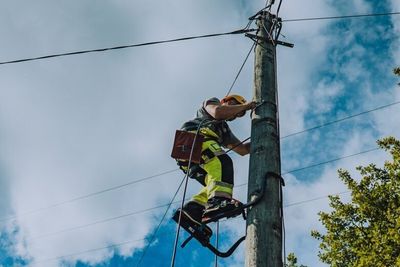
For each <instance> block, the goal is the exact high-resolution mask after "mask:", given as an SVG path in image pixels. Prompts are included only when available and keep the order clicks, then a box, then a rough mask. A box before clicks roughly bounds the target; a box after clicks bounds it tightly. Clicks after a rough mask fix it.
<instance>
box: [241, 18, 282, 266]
mask: <svg viewBox="0 0 400 267" xmlns="http://www.w3.org/2000/svg"><path fill="white" fill-rule="evenodd" d="M273 19H274V16H273V15H272V14H270V13H269V12H267V11H265V12H263V13H262V14H260V15H259V16H258V19H257V26H258V28H259V31H258V37H257V39H258V44H257V46H256V49H255V65H254V91H253V93H254V100H255V101H257V102H258V103H261V104H260V105H259V106H258V107H257V108H256V109H255V110H254V112H253V115H252V127H251V154H250V168H249V186H248V192H249V193H248V200H249V201H251V200H253V199H254V197H255V195H254V192H256V191H257V190H259V189H260V188H262V185H263V183H264V182H266V186H265V192H264V196H263V198H262V200H261V202H259V203H258V204H256V205H255V206H253V207H252V208H251V209H250V210H249V211H248V216H247V229H246V235H247V236H246V259H245V266H246V267H265V266H268V267H270V266H271V267H282V266H283V263H282V214H281V201H282V196H281V186H282V184H281V183H282V181H281V180H280V179H279V177H280V172H281V164H280V146H279V122H278V119H279V118H278V103H277V82H276V47H275V44H274V43H273V42H271V39H272V37H271V35H272V34H273V31H272V30H271V28H272V27H274V26H273ZM267 31H268V32H269V33H268V32H267ZM274 174H275V175H274ZM265 179H266V180H265Z"/></svg>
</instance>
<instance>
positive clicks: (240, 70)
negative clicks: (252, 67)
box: [225, 42, 256, 96]
mask: <svg viewBox="0 0 400 267" xmlns="http://www.w3.org/2000/svg"><path fill="white" fill-rule="evenodd" d="M255 45H256V42H253V44H252V46H251V47H250V50H249V52H248V53H247V55H246V58H245V59H244V61H243V63H242V66H240V69H239V71H238V73H237V74H236V77H235V79H234V80H233V82H232V84H231V87H230V88H229V90H228V92H227V93H226V95H225V96H227V95H229V94H230V93H231V91H232V89H233V86H234V85H235V83H236V81H237V79H238V78H239V75H240V73H241V72H242V70H243V67H244V65H245V64H246V62H247V59H249V56H250V54H251V51H253V48H254V47H255Z"/></svg>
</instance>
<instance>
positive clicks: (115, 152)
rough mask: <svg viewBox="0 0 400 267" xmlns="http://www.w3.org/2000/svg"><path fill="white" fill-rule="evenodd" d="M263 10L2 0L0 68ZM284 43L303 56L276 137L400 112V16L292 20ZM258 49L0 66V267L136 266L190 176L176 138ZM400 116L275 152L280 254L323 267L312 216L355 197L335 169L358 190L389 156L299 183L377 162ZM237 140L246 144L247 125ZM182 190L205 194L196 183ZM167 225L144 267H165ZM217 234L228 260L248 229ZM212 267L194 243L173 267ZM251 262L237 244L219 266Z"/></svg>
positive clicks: (329, 7) (285, 6)
mask: <svg viewBox="0 0 400 267" xmlns="http://www.w3.org/2000/svg"><path fill="white" fill-rule="evenodd" d="M248 2H251V3H248ZM264 5H265V1H261V0H257V1H239V0H238V1H228V0H220V1H211V0H202V1H195V0H165V1H154V0H135V1H127V0H114V1H108V2H105V1H95V0H85V1H66V0H64V1H57V2H54V1H50V0H38V1H21V0H13V1H1V8H0V21H1V25H3V27H0V34H1V36H2V41H1V50H0V61H1V62H4V61H9V60H15V59H21V58H26V57H35V56H43V55H48V54H54V53H63V52H71V51H77V50H86V49H94V48H103V47H112V46H119V45H127V44H133V43H140V42H147V41H155V40H163V39H170V38H177V37H183V36H190V35H201V34H208V33H219V32H226V31H231V30H236V29H240V28H242V27H243V26H245V25H246V24H247V22H248V17H250V16H251V15H253V14H254V13H256V12H257V11H258V10H259V9H261V8H262V7H263V6H264ZM275 9H276V5H275ZM395 11H400V1H399V0H383V1H372V0H369V1H367V0H351V1H348V0H336V1H333V0H320V1H314V0H303V1H296V0H283V3H282V8H281V11H280V15H281V17H282V18H283V19H293V18H307V17H321V16H338V15H351V14H366V13H384V12H395ZM282 34H283V35H284V37H282V38H283V40H285V41H288V42H293V43H294V44H295V48H293V49H289V48H285V47H279V48H278V50H277V51H278V84H279V101H280V103H279V104H280V106H279V110H280V119H281V121H280V127H281V136H282V137H284V136H286V135H289V134H292V133H296V132H299V131H302V130H305V129H308V128H310V127H314V126H317V125H321V124H324V123H326V122H329V121H333V120H337V119H340V118H343V117H346V116H349V115H352V114H357V113H360V112H363V111H367V110H371V109H374V108H376V107H380V106H383V105H387V104H391V103H394V102H396V101H400V88H399V87H398V86H397V85H396V84H397V83H398V79H396V78H395V77H394V76H393V74H392V68H393V67H395V66H398V65H400V46H399V36H400V16H392V17H375V18H372V17H371V18H358V19H346V20H318V21H304V22H287V23H284V25H283V30H282ZM251 45H252V43H251V40H249V39H248V38H246V37H244V36H241V35H240V36H224V37H216V38H210V39H200V40H193V41H185V42H179V43H170V44H164V45H157V46H147V47H140V48H132V49H124V50H117V51H110V52H104V53H92V54H85V55H77V56H69V57H60V58H54V59H48V60H41V61H31V62H25V63H19V64H8V65H0V195H1V201H0V266H1V267H3V266H4V267H5V266H34V267H36V266H45V267H47V266H48V267H55V266H80V267H87V266H138V263H139V259H140V258H141V257H142V255H143V251H144V248H146V246H147V244H148V242H149V240H150V238H151V237H152V234H153V233H154V231H155V228H156V227H157V225H158V224H159V222H160V220H161V218H162V216H163V214H164V212H165V210H166V206H165V204H167V203H169V201H170V200H171V198H172V196H173V195H174V193H175V191H176V189H177V187H178V185H179V183H180V181H181V179H182V178H183V176H182V173H180V172H179V171H174V170H176V164H175V162H174V161H173V160H172V159H171V158H170V157H169V155H170V150H171V145H172V140H173V135H174V132H175V129H177V128H178V127H180V125H181V124H182V122H184V121H185V120H188V119H190V118H192V117H193V116H194V114H195V111H196V109H197V108H198V107H199V105H200V104H201V102H202V101H203V100H204V99H205V98H208V97H212V96H217V97H222V96H224V94H225V93H226V92H227V90H228V88H229V86H230V85H231V83H232V81H233V79H234V77H235V75H236V73H237V71H238V69H239V67H240V65H241V64H242V62H243V60H244V58H245V56H246V54H247V52H248V50H249V49H250V47H251ZM253 62H254V57H253V54H252V55H251V56H250V58H249V61H248V62H247V64H246V66H245V68H244V69H243V71H242V73H241V75H240V77H239V79H238V81H237V83H236V85H235V87H234V89H233V92H235V93H239V94H242V95H244V96H245V97H246V98H248V99H251V98H252V81H253ZM399 111H400V105H392V106H390V107H387V108H384V109H380V110H377V111H375V112H371V113H368V114H365V115H362V116H357V117H355V118H352V119H351V120H346V121H343V122H341V123H335V124H332V125H330V126H327V127H323V128H320V129H317V130H313V131H307V132H305V133H302V134H297V135H295V136H291V137H288V138H283V139H282V143H281V148H282V170H283V172H284V173H287V174H285V179H286V187H285V188H284V195H285V200H284V201H285V206H286V208H285V225H286V251H287V252H295V253H296V255H297V256H298V258H299V261H300V262H301V263H303V264H305V265H308V266H310V267H311V266H325V265H324V264H322V263H320V262H319V261H318V257H317V253H318V242H317V241H316V240H314V239H312V238H311V237H310V231H311V230H312V229H319V230H321V229H323V228H322V226H321V224H320V223H319V221H318V216H317V213H318V211H320V210H327V209H328V200H327V198H326V197H325V196H327V195H329V194H337V193H341V192H345V191H346V188H345V186H344V185H343V184H342V183H341V182H340V181H339V179H338V178H337V173H336V170H337V169H338V168H345V169H347V170H349V171H350V172H351V173H352V174H354V175H355V177H357V172H356V171H355V170H354V169H355V166H358V165H360V164H367V163H370V162H375V163H377V164H378V165H379V164H382V162H383V161H384V160H385V159H386V155H385V153H383V152H381V151H372V152H369V153H363V154H360V155H358V156H353V157H348V158H345V159H343V160H340V161H334V162H332V163H329V164H323V165H320V166H317V167H314V168H308V169H305V170H303V171H296V172H292V171H293V170H296V169H299V168H302V167H307V166H311V165H314V164H317V163H321V162H326V161H330V160H332V159H337V158H341V157H346V156H348V155H352V154H356V153H359V152H363V151H366V150H369V149H373V148H375V147H376V144H375V140H377V139H378V138H381V137H384V136H388V135H393V136H395V137H397V138H400V136H399V134H398V125H399V123H400V118H399V116H398V113H399ZM231 128H232V129H233V131H234V132H235V133H236V135H237V136H238V137H239V138H241V139H244V138H247V137H248V136H249V135H250V119H249V117H248V116H245V117H244V118H243V119H241V120H240V121H237V122H233V123H232V124H231ZM232 158H233V159H234V162H235V172H236V176H235V183H236V185H241V184H244V183H246V182H247V173H248V159H249V158H248V156H246V157H240V156H237V155H233V154H232ZM168 171H170V172H168ZM165 172H168V173H166V174H163V175H159V176H156V177H152V176H153V175H157V174H162V173H165ZM288 172H289V173H288ZM147 177H150V178H149V179H143V178H147ZM142 179H143V180H142ZM188 190H189V194H193V193H194V192H196V191H197V190H199V185H197V184H196V183H195V182H194V181H190V183H189V189H188ZM246 192H247V191H246V186H240V187H238V188H237V189H236V190H235V193H234V194H235V197H236V198H239V199H241V200H243V201H244V200H245V199H246ZM180 197H181V195H178V198H180ZM341 197H342V198H343V199H344V200H346V199H348V194H346V193H343V194H341ZM174 207H176V205H175V204H174V206H173V207H172V208H171V209H173V208H174ZM170 215H171V210H170V211H169V212H168V214H167V217H166V219H165V220H164V221H163V223H162V225H161V227H160V229H159V231H158V233H157V235H156V236H155V238H154V239H153V242H152V243H151V246H149V249H148V250H147V252H146V254H145V255H144V257H143V258H142V261H141V262H140V265H139V266H168V265H169V262H170V259H171V252H172V248H173V239H174V232H175V224H174V223H172V222H171V220H170ZM221 228H222V229H221V246H222V247H223V248H226V247H228V246H229V245H230V244H232V242H234V241H235V240H236V239H237V238H238V237H240V236H241V235H243V233H244V230H245V222H244V221H243V220H241V219H233V220H230V221H225V222H221ZM183 238H184V235H183V237H182V240H183ZM213 260H214V258H213V255H212V254H211V253H210V252H209V251H207V250H205V249H204V248H202V247H201V246H199V245H198V244H197V243H196V242H191V243H190V244H189V245H188V246H187V247H185V248H184V249H179V250H178V253H177V264H176V266H213ZM243 261H244V245H243V244H242V245H241V246H240V248H239V249H238V250H237V251H236V252H235V254H234V255H233V256H232V257H231V258H228V259H220V261H219V266H243Z"/></svg>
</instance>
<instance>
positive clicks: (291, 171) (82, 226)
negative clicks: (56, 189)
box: [31, 148, 379, 241]
mask: <svg viewBox="0 0 400 267" xmlns="http://www.w3.org/2000/svg"><path fill="white" fill-rule="evenodd" d="M378 149H379V148H372V149H368V150H364V151H360V152H358V153H354V154H350V155H346V156H342V157H338V158H334V159H330V160H327V161H323V162H318V163H315V164H312V165H308V166H305V167H301V168H296V169H292V170H289V171H287V172H284V173H282V176H283V175H286V174H290V173H294V172H298V171H303V170H307V169H311V168H314V167H318V166H322V165H325V164H328V163H332V162H335V161H339V160H342V159H346V158H350V157H354V156H358V155H361V154H366V153H369V152H372V151H376V150H378ZM181 185H182V182H181ZM181 185H180V186H181ZM245 185H247V183H243V184H239V185H236V186H235V187H234V188H235V189H237V188H240V187H243V186H245ZM180 186H179V187H178V190H179V188H180ZM176 194H177V193H175V195H174V197H173V198H172V200H171V202H169V203H168V204H162V205H159V206H155V207H150V208H147V209H143V210H137V211H133V212H130V213H126V214H122V215H119V216H115V217H111V218H107V219H103V220H99V221H95V222H92V223H87V224H84V225H79V226H75V227H71V228H67V229H62V230H59V231H56V232H52V233H47V234H43V235H40V236H36V237H34V238H32V239H31V241H33V240H35V239H39V238H43V237H48V236H53V235H57V234H61V233H65V232H70V231H74V230H79V229H82V228H87V227H90V226H93V225H97V224H101V223H106V222H110V221H114V220H118V219H122V218H125V217H130V216H133V215H138V214H141V213H144V212H148V211H152V210H155V209H160V208H164V207H167V211H168V210H169V208H170V206H171V205H172V204H177V203H180V202H181V201H175V202H174V199H175V197H176ZM185 200H188V199H185ZM165 214H166V213H164V216H163V220H164V218H165ZM158 228H159V227H157V229H158ZM157 231H158V230H157ZM157 231H155V232H157Z"/></svg>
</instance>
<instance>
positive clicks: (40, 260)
mask: <svg viewBox="0 0 400 267" xmlns="http://www.w3.org/2000/svg"><path fill="white" fill-rule="evenodd" d="M347 193H350V191H343V192H338V193H332V194H330V195H342V194H347ZM330 195H325V196H321V197H315V198H312V199H306V200H302V201H297V202H293V203H289V204H286V205H285V206H284V207H286V208H287V207H292V206H298V205H302V204H306V203H310V202H314V201H318V200H321V199H324V198H328V197H329V196H330ZM178 202H179V201H176V202H174V203H178ZM235 219H241V217H236V218H233V219H223V220H220V221H221V222H226V221H229V220H235ZM166 234H169V235H172V232H170V231H168V232H163V233H162V234H158V236H160V235H166ZM150 239H151V238H140V239H136V240H130V241H126V242H121V243H117V244H112V245H109V246H105V247H100V248H94V249H88V250H84V251H81V252H76V253H71V254H67V255H63V256H57V257H54V258H48V259H39V260H38V261H37V263H41V262H46V261H54V260H61V259H65V258H69V257H73V256H77V255H82V254H86V253H90V252H95V251H98V250H103V249H110V248H115V247H120V246H123V245H127V244H131V243H134V242H140V241H146V240H150ZM149 243H152V242H149Z"/></svg>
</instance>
